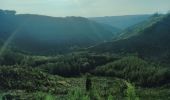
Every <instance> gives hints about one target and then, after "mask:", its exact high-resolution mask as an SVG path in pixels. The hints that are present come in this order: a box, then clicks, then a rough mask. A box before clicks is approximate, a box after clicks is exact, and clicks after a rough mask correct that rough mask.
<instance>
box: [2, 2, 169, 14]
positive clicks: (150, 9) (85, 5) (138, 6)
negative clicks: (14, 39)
mask: <svg viewBox="0 0 170 100" xmlns="http://www.w3.org/2000/svg"><path fill="white" fill-rule="evenodd" d="M0 9H3V10H16V11H17V13H19V14H20V13H22V14H26V13H27V14H28V13H29V14H40V15H48V16H56V17H64V16H83V17H99V16H118V15H134V14H153V13H156V12H159V13H165V12H168V11H169V10H170V0H0Z"/></svg>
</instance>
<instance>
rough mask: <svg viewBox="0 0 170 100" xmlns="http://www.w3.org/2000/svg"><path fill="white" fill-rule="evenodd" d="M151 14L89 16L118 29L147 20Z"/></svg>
mask: <svg viewBox="0 0 170 100" xmlns="http://www.w3.org/2000/svg"><path fill="white" fill-rule="evenodd" d="M150 16H151V15H125V16H107V17H93V18H89V19H90V20H94V21H96V22H99V23H103V24H108V25H111V26H113V27H117V28H119V29H122V30H124V29H126V28H128V27H131V26H133V25H135V24H138V23H140V22H143V21H145V20H147V19H148V18H149V17H150Z"/></svg>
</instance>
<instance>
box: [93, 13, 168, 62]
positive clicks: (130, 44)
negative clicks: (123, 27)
mask: <svg viewBox="0 0 170 100" xmlns="http://www.w3.org/2000/svg"><path fill="white" fill-rule="evenodd" d="M156 19H159V20H156V22H155V20H153V21H154V22H155V23H153V21H151V22H152V23H151V24H148V26H146V27H144V28H143V27H138V28H137V29H134V30H138V31H136V32H137V33H135V35H131V34H130V35H131V36H129V37H127V38H123V39H120V40H117V41H114V42H108V43H104V44H101V45H98V46H95V47H92V48H91V50H92V51H94V52H100V53H106V52H110V53H117V54H128V53H135V54H138V56H139V57H143V58H152V59H155V60H156V59H157V61H160V60H162V61H163V62H166V63H168V59H169V57H170V56H169V55H170V52H169V51H170V45H169V40H170V33H169V32H170V28H169V27H170V15H169V14H167V15H164V16H159V17H158V18H156ZM151 20H152V19H151ZM127 33H128V34H124V35H127V36H128V35H129V32H127Z"/></svg>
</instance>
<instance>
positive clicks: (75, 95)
mask: <svg viewBox="0 0 170 100" xmlns="http://www.w3.org/2000/svg"><path fill="white" fill-rule="evenodd" d="M67 100H90V97H89V96H88V95H87V94H86V93H85V91H83V90H82V89H80V88H75V89H74V90H72V91H71V92H69V94H68V99H67Z"/></svg>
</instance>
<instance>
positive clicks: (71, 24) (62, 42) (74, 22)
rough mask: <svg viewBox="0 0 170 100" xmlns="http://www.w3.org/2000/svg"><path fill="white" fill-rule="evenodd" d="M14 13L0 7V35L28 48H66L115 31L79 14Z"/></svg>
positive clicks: (102, 38) (98, 40) (96, 40)
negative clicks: (54, 15) (52, 15)
mask: <svg viewBox="0 0 170 100" xmlns="http://www.w3.org/2000/svg"><path fill="white" fill-rule="evenodd" d="M15 13H16V12H15V11H3V10H1V11H0V21H1V23H0V27H1V28H0V39H2V40H3V41H8V42H9V44H12V45H13V46H14V47H17V48H18V49H21V50H25V51H28V52H35V53H41V52H43V53H47V52H50V53H51V54H52V53H53V52H55V53H62V52H68V51H70V50H73V49H75V48H81V47H88V46H91V45H94V44H98V43H101V42H104V41H110V40H112V38H113V37H114V36H115V35H116V32H118V31H119V30H118V29H117V28H114V27H111V26H106V25H102V24H99V23H96V22H94V21H90V20H88V19H86V18H82V17H65V18H60V17H48V16H41V15H29V14H19V15H17V14H15ZM114 29H115V30H114Z"/></svg>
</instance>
